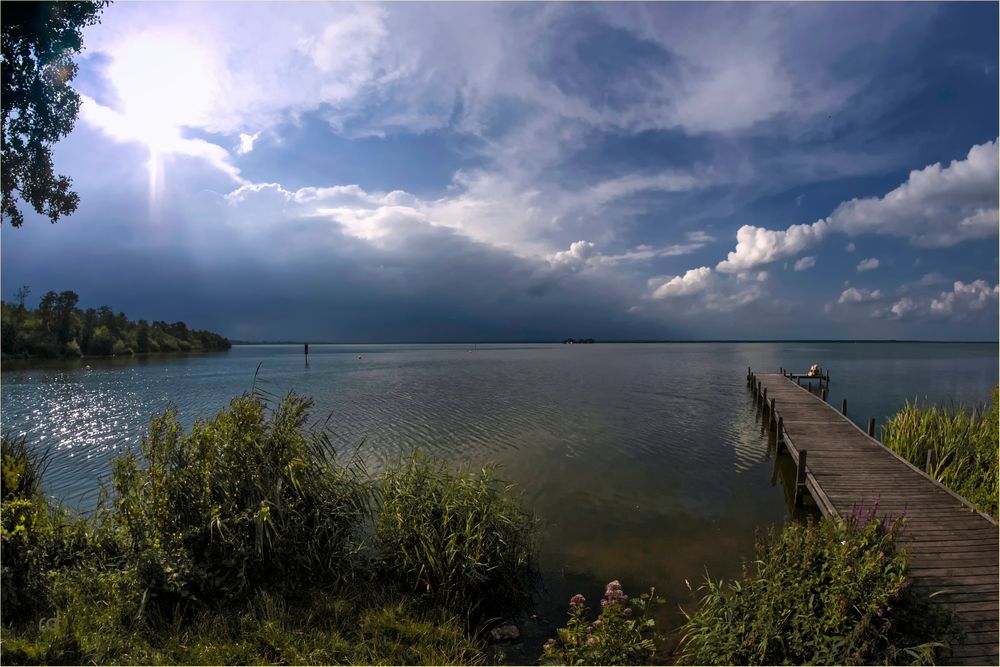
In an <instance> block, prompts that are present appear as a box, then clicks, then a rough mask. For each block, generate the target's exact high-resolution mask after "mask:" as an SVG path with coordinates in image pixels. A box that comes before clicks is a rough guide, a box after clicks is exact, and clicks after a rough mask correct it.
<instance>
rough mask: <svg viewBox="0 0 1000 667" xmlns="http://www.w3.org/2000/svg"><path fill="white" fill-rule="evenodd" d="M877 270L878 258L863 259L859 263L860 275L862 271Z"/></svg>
mask: <svg viewBox="0 0 1000 667" xmlns="http://www.w3.org/2000/svg"><path fill="white" fill-rule="evenodd" d="M877 268H878V258H877V257H868V258H867V259H863V260H861V261H860V262H858V273H861V272H862V271H872V270H874V269H877Z"/></svg>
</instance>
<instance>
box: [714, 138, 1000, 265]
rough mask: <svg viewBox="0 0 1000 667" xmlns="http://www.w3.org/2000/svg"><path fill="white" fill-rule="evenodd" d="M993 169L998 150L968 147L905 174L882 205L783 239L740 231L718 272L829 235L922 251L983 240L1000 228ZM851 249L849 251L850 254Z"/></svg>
mask: <svg viewBox="0 0 1000 667" xmlns="http://www.w3.org/2000/svg"><path fill="white" fill-rule="evenodd" d="M997 164H998V162H997V144H996V141H990V142H987V143H984V144H979V145H976V146H973V147H972V148H971V149H969V152H968V155H966V157H965V158H964V159H962V160H953V161H952V162H951V163H950V164H949V165H948V166H942V165H941V163H936V164H932V165H930V166H927V167H925V168H923V169H920V170H914V171H912V172H910V175H909V178H908V179H907V180H906V181H905V182H904V183H903V184H902V185H900V186H899V187H897V188H895V189H894V190H892V191H891V192H889V193H887V194H886V195H885V196H883V197H869V198H865V199H852V200H850V201H846V202H843V203H841V204H840V205H839V206H837V208H836V209H834V211H833V213H831V214H830V215H829V217H827V218H824V219H822V220H817V221H816V222H814V223H812V224H800V225H792V226H791V227H789V228H788V229H786V230H783V231H781V230H771V229H766V228H763V227H757V226H754V225H743V226H742V227H740V229H739V231H737V232H736V249H735V250H734V251H733V252H731V253H729V255H728V256H727V258H726V259H725V260H723V261H721V262H719V264H718V265H717V266H716V269H717V270H719V271H723V272H729V273H732V272H736V271H745V270H747V269H752V268H755V267H758V266H763V265H765V264H769V263H771V262H774V261H776V260H779V259H783V258H786V257H791V256H793V255H795V254H797V253H799V252H801V251H803V250H805V249H807V248H810V247H812V246H815V245H816V244H818V243H819V242H820V241H821V240H823V238H824V237H826V236H827V235H828V234H830V233H831V232H842V233H845V234H848V235H851V236H856V235H859V234H865V233H875V234H885V235H890V236H898V237H903V238H907V239H909V240H910V242H911V243H913V244H914V245H917V246H922V247H945V246H952V245H955V244H957V243H960V242H962V241H965V240H970V239H979V238H988V237H990V236H993V235H995V234H996V233H997V227H998V224H1000V223H998V214H997V207H996V202H997V194H998V179H1000V173H998V166H997ZM853 247H854V245H853V244H850V245H848V247H847V249H848V251H851V249H852V248H853ZM871 268H874V267H871ZM859 270H861V269H860V267H859Z"/></svg>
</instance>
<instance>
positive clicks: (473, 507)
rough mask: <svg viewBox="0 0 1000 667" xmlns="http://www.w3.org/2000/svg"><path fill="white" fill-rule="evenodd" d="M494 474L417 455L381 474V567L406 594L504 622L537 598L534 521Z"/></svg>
mask: <svg viewBox="0 0 1000 667" xmlns="http://www.w3.org/2000/svg"><path fill="white" fill-rule="evenodd" d="M510 490H511V487H510V486H506V485H502V484H500V483H499V482H498V481H497V480H496V479H495V478H494V476H493V471H492V468H484V469H482V470H480V471H479V472H478V473H474V474H468V475H466V474H461V473H455V472H452V471H449V470H448V469H446V468H445V467H443V466H441V465H439V464H435V463H432V462H431V460H430V459H428V458H427V457H426V456H424V455H422V454H419V453H417V454H415V455H413V456H411V457H409V458H407V459H405V460H404V461H402V462H400V463H399V464H398V465H396V466H395V467H391V468H389V469H388V470H386V471H385V472H384V473H383V474H382V478H381V484H380V491H381V494H380V496H381V503H382V506H381V509H380V512H379V514H378V516H377V518H376V520H375V543H376V556H377V559H378V564H379V566H380V567H381V569H382V571H383V572H384V573H385V574H386V576H388V577H390V578H392V579H393V580H395V581H397V582H399V584H400V586H401V587H402V589H403V591H404V592H406V593H414V594H417V595H419V596H421V597H423V598H424V599H425V600H427V601H428V602H430V603H432V604H436V605H441V606H443V607H445V608H447V609H451V610H453V611H456V612H459V613H464V614H467V617H468V619H469V620H470V621H473V620H482V619H484V618H485V617H487V616H488V615H505V614H510V613H513V612H515V611H517V610H519V609H521V608H523V607H524V606H526V605H527V604H528V603H529V602H530V599H531V592H532V585H533V577H534V571H533V566H532V562H531V552H532V540H533V537H534V529H535V525H534V519H533V518H532V517H531V516H530V515H529V514H527V513H526V512H525V511H524V510H522V509H521V507H520V506H519V505H518V503H517V501H516V500H515V499H513V498H512V497H511V496H510V493H509V492H510Z"/></svg>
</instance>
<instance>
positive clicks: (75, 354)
mask: <svg viewBox="0 0 1000 667" xmlns="http://www.w3.org/2000/svg"><path fill="white" fill-rule="evenodd" d="M63 355H65V356H67V357H70V358H72V359H78V358H80V357H82V356H83V351H82V350H81V349H80V344H79V343H78V342H76V339H75V338H74V339H73V340H71V341H70V342H68V343H66V346H65V347H64V348H63Z"/></svg>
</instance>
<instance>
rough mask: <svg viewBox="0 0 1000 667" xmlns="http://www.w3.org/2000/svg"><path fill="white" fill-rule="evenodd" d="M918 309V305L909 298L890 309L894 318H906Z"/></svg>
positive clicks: (903, 299) (901, 300)
mask: <svg viewBox="0 0 1000 667" xmlns="http://www.w3.org/2000/svg"><path fill="white" fill-rule="evenodd" d="M916 309H917V304H916V303H915V302H914V301H913V299H911V298H910V297H908V296H904V297H903V298H902V299H900V300H899V301H897V302H896V303H894V304H892V306H891V307H890V308H889V312H890V313H891V315H892V317H895V318H900V317H905V316H906V315H908V314H909V313H912V312H913V311H914V310H916Z"/></svg>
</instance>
